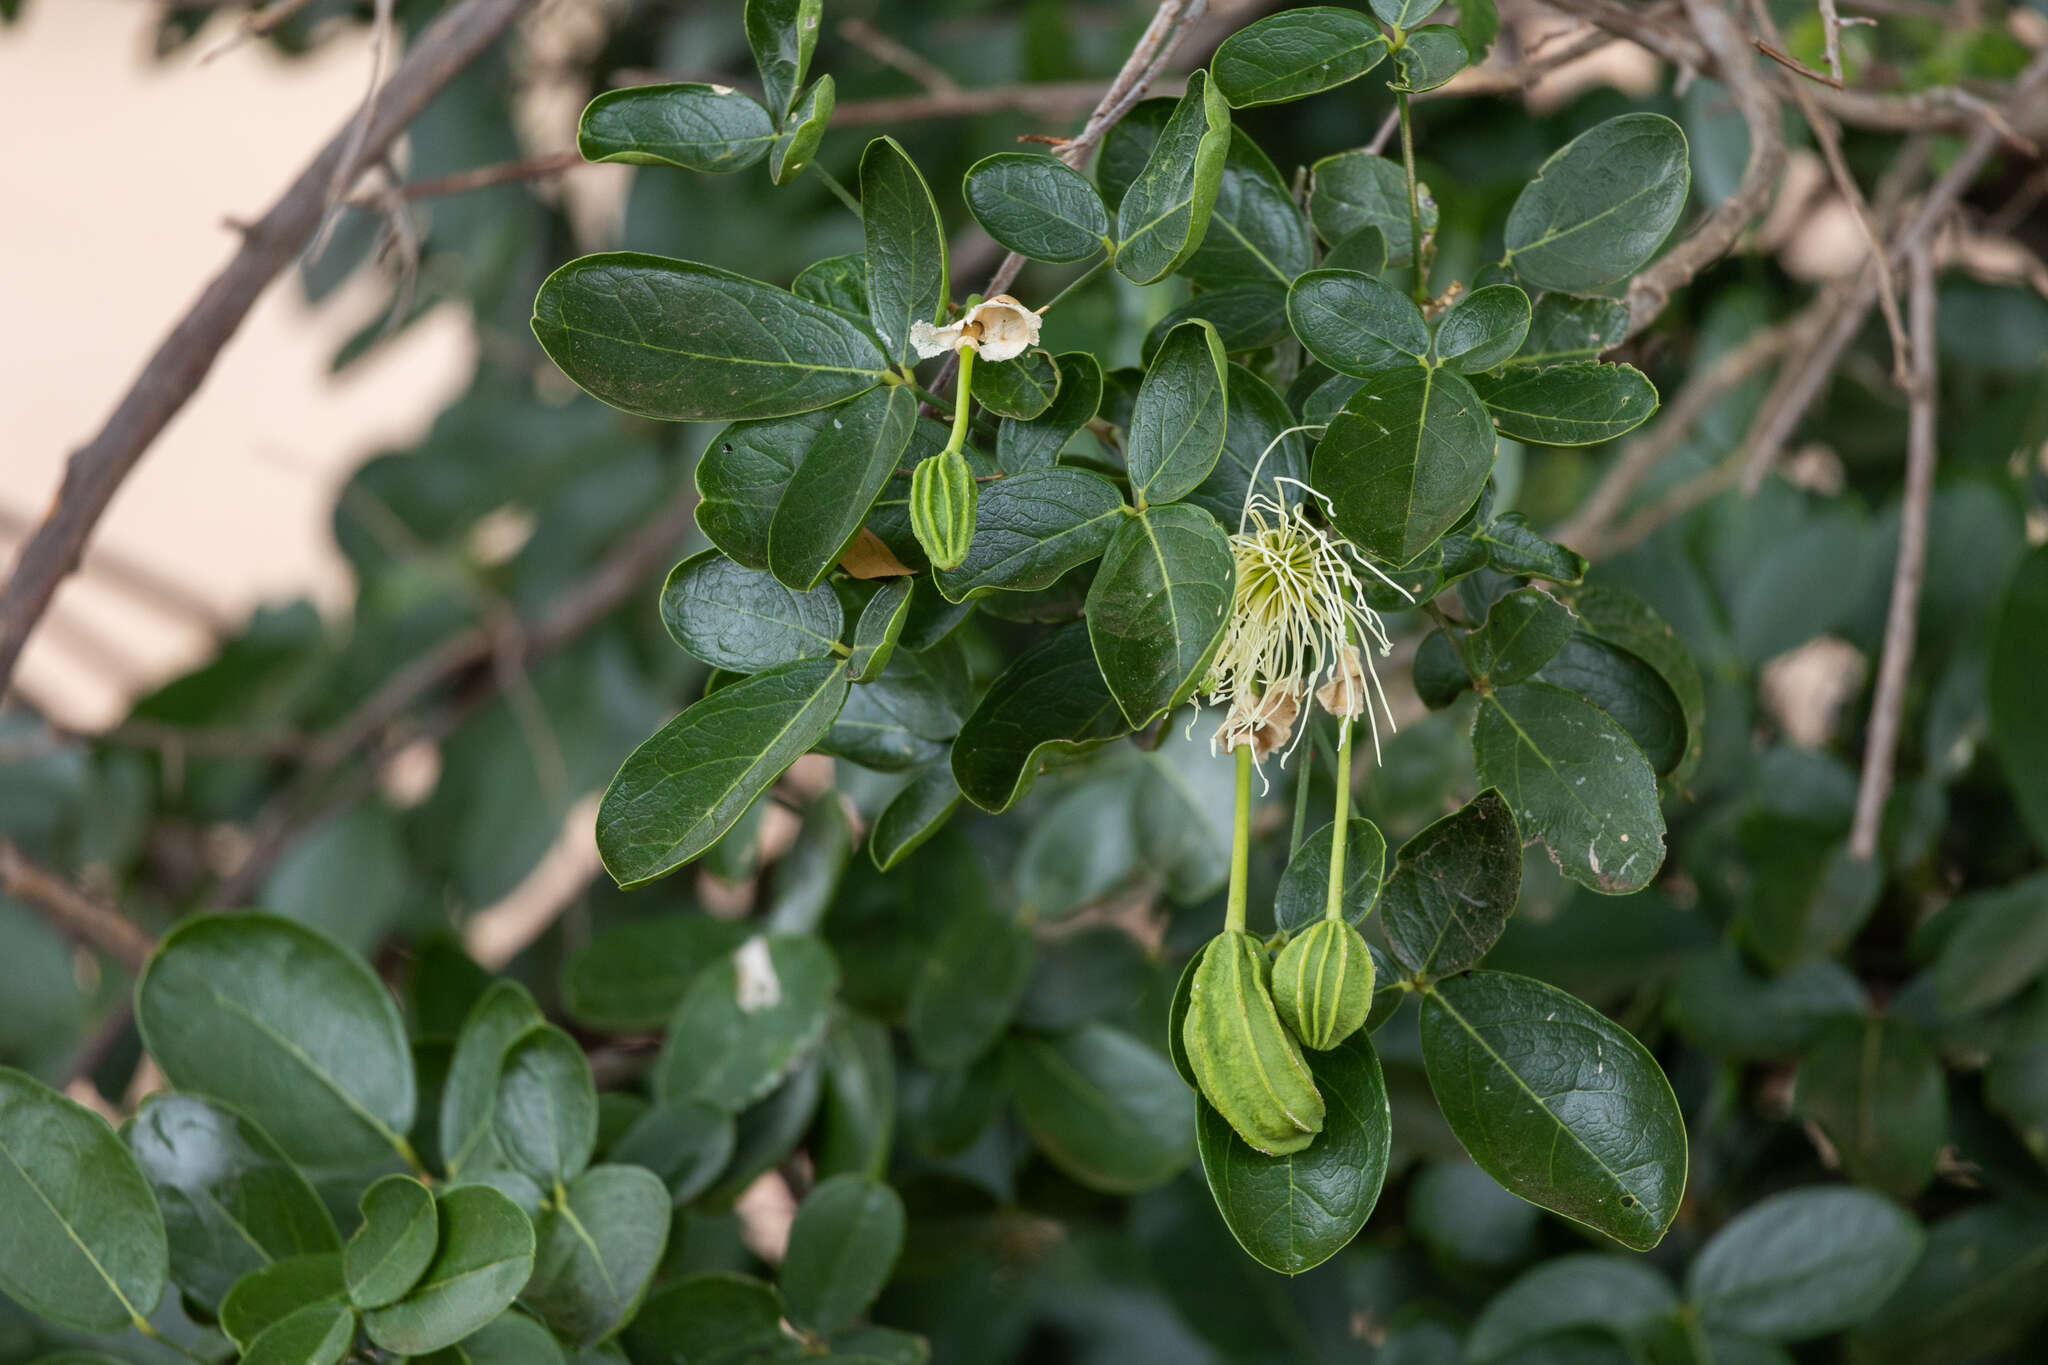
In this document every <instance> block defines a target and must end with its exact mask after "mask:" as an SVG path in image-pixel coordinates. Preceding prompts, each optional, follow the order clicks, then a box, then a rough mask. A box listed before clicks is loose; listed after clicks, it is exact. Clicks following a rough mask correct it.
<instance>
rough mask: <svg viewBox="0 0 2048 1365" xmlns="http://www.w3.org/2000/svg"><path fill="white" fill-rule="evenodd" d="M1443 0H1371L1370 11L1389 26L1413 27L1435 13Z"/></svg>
mask: <svg viewBox="0 0 2048 1365" xmlns="http://www.w3.org/2000/svg"><path fill="white" fill-rule="evenodd" d="M1442 3H1443V0H1372V12H1373V13H1374V14H1376V15H1378V16H1379V19H1380V22H1381V23H1383V24H1385V25H1387V26H1388V27H1389V28H1414V27H1415V26H1416V25H1417V24H1419V23H1421V22H1422V21H1423V20H1424V19H1427V18H1428V17H1429V16H1430V15H1432V14H1434V13H1436V9H1437V6H1438V5H1440V4H1442Z"/></svg>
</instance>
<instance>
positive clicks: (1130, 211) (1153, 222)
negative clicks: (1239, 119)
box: [1116, 71, 1231, 284]
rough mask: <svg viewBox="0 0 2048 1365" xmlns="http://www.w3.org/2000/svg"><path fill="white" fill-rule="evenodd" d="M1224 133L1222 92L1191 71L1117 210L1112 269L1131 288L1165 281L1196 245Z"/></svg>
mask: <svg viewBox="0 0 2048 1365" xmlns="http://www.w3.org/2000/svg"><path fill="white" fill-rule="evenodd" d="M1230 134H1231V129H1230V106H1229V104H1228V103H1226V102H1225V101H1224V98H1223V94H1222V92H1221V91H1219V90H1218V89H1216V87H1215V86H1214V85H1213V84H1212V83H1211V82H1210V81H1209V79H1208V75H1207V73H1206V72H1202V71H1196V72H1194V73H1192V74H1191V75H1190V76H1189V77H1188V88H1187V93H1186V94H1184V95H1182V96H1181V99H1180V103H1179V104H1178V105H1176V106H1175V107H1174V111H1173V115H1172V117H1170V118H1169V119H1167V121H1166V125H1165V126H1164V127H1163V128H1162V129H1160V133H1159V140H1158V142H1157V143H1155V144H1154V145H1153V147H1152V153H1151V155H1150V156H1149V157H1147V158H1146V161H1145V168H1144V169H1143V170H1142V171H1140V172H1139V173H1138V176H1137V179H1135V180H1133V181H1132V182H1131V186H1130V188H1129V189H1128V190H1127V191H1125V193H1124V194H1123V196H1122V202H1121V203H1120V204H1119V205H1118V208H1117V228H1116V236H1117V253H1116V268H1117V270H1118V272H1119V273H1121V274H1122V275H1123V276H1124V277H1125V278H1126V279H1128V280H1130V281H1131V282H1132V283H1133V284H1151V283H1152V282H1154V281H1155V280H1162V279H1165V278H1166V277H1167V276H1168V275H1171V274H1172V273H1173V272H1174V270H1175V269H1176V268H1178V267H1179V266H1180V264H1181V263H1182V262H1183V261H1185V260H1187V259H1188V257H1190V256H1192V255H1193V254H1194V253H1195V248H1197V247H1198V246H1200V245H1201V243H1202V234H1203V233H1204V232H1206V231H1207V230H1208V227H1209V213H1210V211H1211V210H1212V209H1213V208H1214V207H1215V204H1216V191H1217V188H1218V186H1219V184H1220V182H1221V181H1222V178H1223V158H1224V157H1225V155H1226V154H1228V152H1229V150H1230Z"/></svg>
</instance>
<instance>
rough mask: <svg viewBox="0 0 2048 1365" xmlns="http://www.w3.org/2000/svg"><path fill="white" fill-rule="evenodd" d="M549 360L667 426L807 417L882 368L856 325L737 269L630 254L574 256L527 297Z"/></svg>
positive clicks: (874, 379)
mask: <svg viewBox="0 0 2048 1365" xmlns="http://www.w3.org/2000/svg"><path fill="white" fill-rule="evenodd" d="M533 332H534V335H535V336H537V337H539V338H540V344H541V347H542V349H544V350H545V351H546V352H547V353H548V358H549V359H551V360H553V361H554V362H555V364H557V365H559V366H561V368H562V372H563V373H564V374H566V375H568V376H569V377H570V378H571V379H573V380H575V381H576V382H577V383H578V384H579V385H581V386H582V387H583V388H584V389H585V390H586V391H588V392H590V393H592V394H594V395H596V396H597V397H599V398H601V399H603V400H604V401H605V402H607V403H610V404H611V405H612V406H613V407H615V408H623V409H625V410H626V411H627V412H632V413H638V414H639V415H641V416H642V417H658V418H662V419H664V420H666V421H683V422H717V421H731V420H735V419H738V418H745V417H782V416H787V415H788V414H790V413H797V412H808V411H810V410H811V409H812V408H822V407H826V406H828V405H830V404H833V403H837V402H839V401H841V400H842V399H847V398H851V397H853V396H854V395H855V394H858V393H865V392H866V391H867V390H868V389H871V388H873V387H874V386H875V385H876V384H877V383H879V382H881V377H882V371H883V370H884V369H885V368H886V367H887V365H888V363H889V362H888V357H887V356H885V355H884V354H883V352H882V350H881V348H880V347H879V346H877V345H876V344H875V339H874V337H872V336H871V335H869V334H868V331H867V329H866V328H864V327H861V326H859V325H858V324H856V323H854V322H852V321H850V320H849V319H847V318H846V317H844V316H842V315H841V314H838V313H835V312H833V311H832V310H831V309H829V308H826V307H823V306H822V305H819V304H815V303H812V302H810V301H809V300H808V299H800V298H798V297H797V296H796V295H794V294H790V293H787V292H785V291H783V290H780V289H777V288H775V287H774V286H773V285H767V284H762V283H761V282H760V281H759V280H750V279H748V278H746V277H745V276H743V275H735V274H732V273H731V272H730V271H725V270H720V269H718V268H716V267H715V266H708V265H699V264H697V263H696V262H694V261H676V260H670V259H668V258H667V257H664V256H648V255H642V254H640V253H637V252H630V251H616V252H609V253H605V254H602V255H597V256H585V257H583V258H581V259H580V260H574V261H571V262H569V263H568V264H567V265H565V266H563V267H561V268H560V269H559V270H557V271H555V273H554V274H552V275H550V276H548V278H547V280H546V281H545V282H544V283H543V284H542V285H541V287H540V295H539V297H537V298H536V299H535V300H534V303H533Z"/></svg>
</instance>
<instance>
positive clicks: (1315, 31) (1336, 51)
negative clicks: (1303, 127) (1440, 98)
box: [1209, 5, 1387, 109]
mask: <svg viewBox="0 0 2048 1365" xmlns="http://www.w3.org/2000/svg"><path fill="white" fill-rule="evenodd" d="M1386 55H1387V40H1386V38H1385V36H1384V35H1382V34H1381V33H1380V31H1379V29H1378V27H1377V26H1375V25H1374V24H1373V22H1372V20H1370V19H1368V18H1366V17H1365V16H1364V15H1362V14H1359V13H1358V12H1357V11H1355V10H1348V9H1338V8H1336V7H1335V6H1333V5H1310V6H1307V7H1305V8H1302V9H1291V10H1285V11H1282V12H1281V13H1279V14H1274V15H1269V16H1267V17H1266V18H1264V19H1261V20H1259V21H1258V22H1257V23H1255V24H1251V25H1249V26H1248V27H1245V28H1242V29H1239V30H1238V31H1237V32H1236V33H1233V34H1231V35H1230V37H1228V38H1226V39H1225V40H1224V42H1223V45H1222V46H1221V47H1219V48H1217V49H1216V55H1215V56H1214V57H1213V58H1211V59H1210V62H1209V69H1210V70H1211V71H1212V72H1213V73H1214V74H1215V77H1216V88H1217V89H1218V90H1220V91H1222V92H1223V97H1224V98H1225V99H1227V100H1229V101H1230V103H1231V106H1232V107H1233V108H1237V109H1246V108H1250V107H1251V106H1253V105H1257V104H1281V103H1285V102H1286V101H1288V100H1298V99H1303V98H1306V97H1307V96H1309V95H1314V94H1319V93H1320V92H1322V91H1324V90H1332V89H1335V88H1336V87H1337V86H1340V85H1343V84H1344V83H1345V82H1347V81H1354V80H1357V79H1358V78H1359V77H1360V76H1363V75H1364V74H1365V73H1366V72H1368V71H1370V70H1372V69H1373V68H1374V67H1376V66H1378V65H1379V64H1380V61H1381V60H1382V59H1383V58H1384V57H1385V56H1386Z"/></svg>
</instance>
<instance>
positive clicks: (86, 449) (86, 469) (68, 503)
mask: <svg viewBox="0 0 2048 1365" xmlns="http://www.w3.org/2000/svg"><path fill="white" fill-rule="evenodd" d="M528 3H529V0H460V3H459V4H457V5H455V6H454V7H453V8H452V9H449V10H448V11H447V12H445V13H444V14H443V15H442V16H441V17H440V18H439V19H436V20H435V21H434V23H433V24H432V25H430V26H429V27H428V28H427V30H426V31H425V32H424V33H423V34H421V35H420V38H419V41H418V42H417V43H415V44H414V45H413V47H412V50H411V51H410V52H408V53H407V54H406V57H405V60H404V62H402V63H401V64H400V65H399V68H398V70H397V71H395V72H393V73H392V76H391V79H390V80H389V81H388V82H386V83H385V85H384V87H383V90H382V92H381V93H380V94H379V96H378V100H377V108H376V113H375V117H374V118H373V119H372V120H371V122H370V124H369V126H368V129H367V131H366V132H364V133H363V134H362V135H361V136H360V137H358V135H357V133H356V121H355V120H354V119H353V118H352V119H350V120H349V121H348V123H346V124H345V125H343V127H342V128H341V130H340V131H339V132H337V133H336V134H335V135H334V136H333V137H332V138H330V139H329V140H328V143H327V145H326V146H325V147H324V148H322V149H321V151H320V153H319V154H318V155H316V156H315V157H314V158H313V159H312V161H311V162H309V163H308V164H307V165H306V167H305V169H303V170H301V171H300V172H299V174H298V177H297V178H296V179H295V180H293V181H292V184H291V186H290V188H288V189H287V190H286V191H285V192H284V194H283V195H282V196H280V197H279V198H278V200H277V202H276V203H275V204H273V205H272V206H271V207H270V209H269V211H268V212H266V213H265V214H264V215H263V217H262V218H260V219H258V220H257V221H256V222H255V223H253V224H251V225H250V226H249V229H248V231H247V232H245V233H244V234H243V235H242V239H241V243H240V245H239V247H238V248H237V249H236V251H235V255H234V257H233V259H231V260H230V261H229V262H228V264H227V267H226V268H225V269H223V270H222V271H221V272H220V274H218V275H216V276H215V277H214V278H213V280H212V281H211V282H209V283H208V284H207V286H206V288H205V289H204V290H202V291H201V292H200V295H199V297H198V298H197V299H196V300H194V302H193V303H192V306H191V307H190V309H189V310H188V311H187V312H186V313H185V315H184V317H182V318H181V319H179V321H178V323H177V325H176V326H174V327H173V328H172V329H171V331H170V334H169V335H168V336H166V337H165V338H164V339H163V341H162V342H161V343H160V344H159V345H158V346H157V349H156V352H155V354H154V355H152V356H151V357H150V358H149V362H148V363H147V364H146V365H144V367H143V369H142V373H141V374H140V375H138V376H137V377H136V379H135V382H134V384H133V386H131V387H130V388H129V390H128V392H127V394H126V395H124V396H123V397H122V399H121V401H120V403H119V404H118V405H117V406H116V407H115V408H114V411H113V413H112V415H111V416H109V417H108V418H107V422H106V425H105V426H104V427H102V428H101V429H100V432H99V434H98V435H96V436H94V437H93V438H92V440H90V441H89V442H87V443H86V444H85V445H83V446H81V447H80V448H79V449H78V450H76V451H74V452H73V453H72V455H71V458H70V460H69V462H68V463H67V464H66V466H65V470H64V481H63V484H62V486H61V487H60V488H59V489H58V492H57V499H56V502H55V504H54V505H53V506H52V507H51V509H50V512H49V515H48V516H47V517H45V518H44V520H43V523H42V525H41V526H40V527H39V528H38V529H37V531H36V533H35V535H34V536H33V537H31V538H30V540H29V542H28V544H27V545H26V546H25V547H23V549H22V551H21V554H20V555H19V557H18V558H17V559H16V560H15V563H14V568H13V572H12V574H11V576H10V577H9V579H8V581H7V586H6V588H5V589H4V591H0V691H4V690H5V688H6V685H7V683H8V681H9V680H10V679H11V678H12V677H13V675H14V666H15V663H16V661H17V660H19V659H20V657H21V650H22V646H23V645H24V644H25V643H27V640H28V636H29V632H30V631H32V630H34V629H35V625H36V622H37V621H39V620H41V619H42V615H43V613H44V612H45V611H46V610H48V609H49V605H50V599H51V598H52V597H54V596H55V595H56V591H57V587H58V585H59V584H60V583H62V582H63V581H64V579H65V578H66V577H67V576H69V575H70V573H71V572H72V570H73V569H75V568H76V567H77V565H78V561H79V556H80V555H81V554H82V553H83V552H84V550H85V544H86V541H87V540H89V539H90V538H91V536H92V532H93V528H94V527H95V526H96V525H97V524H98V523H99V519H100V516H101V515H102V514H103V513H104V512H105V511H106V509H107V505H108V503H110V502H111V501H112V500H113V497H114V494H115V492H116V491H117V490H118V489H119V488H120V486H121V482H122V480H124V479H125V478H127V476H128V474H129V471H131V470H132V469H134V467H135V465H136V463H137V462H138V461H139V460H141V458H142V456H143V454H144V452H146V451H147V450H148V449H149V447H150V444H151V443H152V442H153V441H155V440H156V438H157V436H158V435H159V434H160V433H161V432H162V431H163V429H164V427H165V426H167V425H168V424H169V423H170V420H171V419H172V418H173V417H174V416H176V415H177V413H178V411H179V410H180V409H181V408H183V407H184V406H185V404H186V402H187V401H188V400H189V399H190V398H191V397H192V395H193V393H194V392H196V391H197V390H198V388H199V385H200V384H201V383H202V382H203V381H204V380H205V378H206V375H207V372H208V371H209V370H211V369H212V368H213V362H214V360H215V358H216V357H218V356H219V354H220V352H221V348H222V347H223V346H225V345H226V344H227V342H228V339H229V338H230V337H232V336H233V335H234V334H235V331H236V329H237V328H239V327H240V326H241V324H242V320H243V318H245V317H247V316H248V313H249V310H250V309H251V308H252V307H254V306H255V303H256V300H257V298H258V297H259V296H260V295H261V294H262V293H263V291H264V289H265V288H266V287H267V286H268V285H269V284H270V282H271V280H273V279H275V278H276V277H277V275H278V273H279V272H280V271H282V270H284V269H285V268H286V267H287V266H289V265H290V264H291V263H292V261H293V259H294V258H295V257H296V256H297V255H298V253H299V250H300V248H301V247H303V246H304V245H305V244H306V242H307V241H308V240H310V239H311V237H312V236H313V233H314V232H315V231H316V230H317V229H318V228H319V226H320V221H321V218H322V216H323V215H324V213H325V211H326V207H327V201H328V191H329V188H330V187H331V186H332V185H333V183H334V180H335V172H336V170H337V169H338V168H339V167H340V165H341V163H342V161H343V160H344V159H345V158H346V156H347V154H348V150H349V148H350V147H351V146H356V147H358V148H359V151H358V156H359V157H360V158H361V159H362V160H364V161H374V160H376V159H377V158H379V157H381V156H383V154H384V151H385V149H386V148H388V147H389V146H390V145H391V143H392V142H393V140H395V139H396V138H397V137H398V135H399V134H400V133H402V132H403V131H404V130H405V128H406V126H407V125H408V124H410V123H411V122H412V120H413V119H414V118H415V117H417V116H418V114H419V113H420V111H421V110H422V109H424V108H425V107H426V106H427V103H428V102H429V101H430V100H432V99H433V97H434V96H435V95H436V94H438V93H439V92H440V91H441V89H442V88H443V87H444V86H446V85H447V84H448V82H449V81H450V80H451V79H453V78H454V76H455V74H456V73H457V72H458V71H460V70H462V69H463V68H464V67H465V66H467V65H468V64H469V63H470V62H471V61H472V60H473V59H474V58H475V57H476V56H477V54H479V53H480V52H482V51H483V50H484V48H485V47H487V46H489V45H490V43H491V42H492V41H493V40H495V39H496V38H497V37H498V36H499V35H500V34H501V33H503V32H504V31H505V29H506V27H507V26H508V25H509V24H510V23H511V22H512V20H513V19H514V18H515V17H516V16H517V15H518V13H519V11H520V10H521V9H523V8H525V6H526V5H527V4H528Z"/></svg>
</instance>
